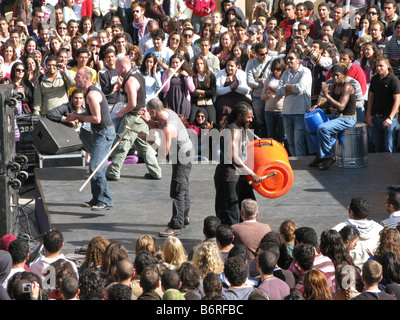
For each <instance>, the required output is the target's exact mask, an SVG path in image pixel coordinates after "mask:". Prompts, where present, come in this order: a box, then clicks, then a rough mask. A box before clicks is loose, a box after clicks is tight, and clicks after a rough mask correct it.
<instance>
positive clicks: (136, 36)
mask: <svg viewBox="0 0 400 320" xmlns="http://www.w3.org/2000/svg"><path fill="white" fill-rule="evenodd" d="M132 12H133V22H132V24H130V25H129V28H128V29H127V32H128V33H129V35H130V36H131V38H132V44H134V45H139V42H140V39H141V38H142V37H144V35H145V33H146V27H147V22H148V21H149V20H150V19H148V18H146V17H145V16H144V6H143V5H142V4H141V3H140V2H134V3H133V4H132Z"/></svg>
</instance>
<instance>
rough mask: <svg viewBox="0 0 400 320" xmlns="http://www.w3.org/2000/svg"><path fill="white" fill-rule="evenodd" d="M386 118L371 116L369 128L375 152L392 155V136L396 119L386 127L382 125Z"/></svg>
mask: <svg viewBox="0 0 400 320" xmlns="http://www.w3.org/2000/svg"><path fill="white" fill-rule="evenodd" d="M386 119H387V117H377V116H372V122H373V124H374V126H373V127H370V130H371V136H372V143H373V144H374V148H375V152H389V153H393V142H394V134H395V131H396V126H397V119H396V118H395V119H393V121H392V124H391V125H390V126H388V127H385V126H384V125H383V122H384V121H385V120H386Z"/></svg>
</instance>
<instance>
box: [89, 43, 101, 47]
mask: <svg viewBox="0 0 400 320" xmlns="http://www.w3.org/2000/svg"><path fill="white" fill-rule="evenodd" d="M90 46H91V47H98V46H99V45H98V44H94V43H92V44H91V45H90Z"/></svg>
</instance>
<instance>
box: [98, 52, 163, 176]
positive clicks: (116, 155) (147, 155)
mask: <svg viewBox="0 0 400 320" xmlns="http://www.w3.org/2000/svg"><path fill="white" fill-rule="evenodd" d="M115 67H116V69H117V71H118V73H119V74H120V75H121V76H122V77H123V82H122V84H121V89H122V92H126V101H127V103H126V105H125V107H124V108H122V109H120V110H118V111H116V112H115V115H116V116H117V117H118V118H121V117H122V121H121V123H120V125H119V126H118V127H117V128H116V131H117V139H116V141H117V140H118V141H119V140H120V138H121V136H122V135H123V134H124V132H125V130H126V129H125V127H126V126H128V127H130V128H131V129H134V131H129V132H128V133H127V134H126V135H125V136H124V138H123V139H122V140H121V141H120V143H119V145H118V146H117V147H116V148H115V150H114V152H113V153H112V156H111V157H112V162H111V164H110V165H109V166H108V169H107V173H106V174H107V180H114V181H116V180H119V178H120V173H121V168H122V165H123V164H124V161H125V159H126V156H127V154H128V152H129V150H130V149H131V148H132V145H133V144H134V145H135V148H136V150H137V151H138V153H139V155H140V156H141V157H142V158H143V159H144V161H145V163H146V166H147V169H148V170H149V172H148V173H146V174H145V175H144V177H145V178H147V179H156V180H159V179H161V168H160V165H159V164H158V161H157V158H156V153H155V151H154V150H153V148H152V147H151V146H150V145H149V144H148V143H147V142H146V141H143V140H142V139H140V138H138V135H137V133H136V132H146V133H148V132H149V128H148V126H147V125H146V123H145V122H144V121H143V119H141V118H140V117H138V114H137V112H138V111H139V110H140V109H141V108H144V107H145V105H146V104H145V101H146V83H145V79H144V77H143V76H142V75H141V74H140V73H139V72H136V68H132V65H131V61H130V60H129V57H123V58H120V59H118V60H117V62H116V66H115Z"/></svg>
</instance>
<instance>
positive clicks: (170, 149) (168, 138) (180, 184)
mask: <svg viewBox="0 0 400 320" xmlns="http://www.w3.org/2000/svg"><path fill="white" fill-rule="evenodd" d="M138 115H139V116H140V117H141V118H142V119H143V120H144V122H145V123H146V124H147V125H148V126H149V128H151V129H158V128H160V129H161V130H162V133H163V135H164V137H165V140H163V139H162V140H163V141H165V144H163V145H161V146H160V147H159V148H158V154H159V155H160V156H161V157H166V156H167V155H168V156H169V161H172V176H171V185H170V197H171V198H172V201H173V202H172V217H171V220H170V222H169V223H168V228H167V229H166V230H165V231H161V232H160V233H159V236H160V237H168V236H175V235H177V234H179V233H180V232H181V229H182V228H184V226H185V225H188V224H189V223H190V219H189V209H190V195H189V175H190V171H191V169H192V160H193V157H192V154H193V153H192V150H193V144H192V142H191V140H190V138H189V135H188V133H187V131H186V128H185V126H184V124H183V122H182V120H181V119H180V118H179V116H178V115H177V114H176V113H175V112H174V111H172V110H171V109H167V108H164V104H163V103H162V101H161V100H159V99H157V98H153V99H151V100H150V101H149V102H148V103H147V106H146V108H142V109H141V110H139V112H138ZM139 137H140V138H141V139H143V140H144V141H146V139H147V138H148V136H147V134H146V133H144V132H141V133H139Z"/></svg>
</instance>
